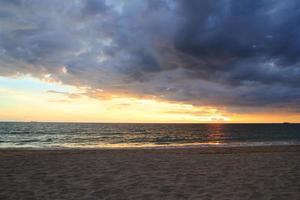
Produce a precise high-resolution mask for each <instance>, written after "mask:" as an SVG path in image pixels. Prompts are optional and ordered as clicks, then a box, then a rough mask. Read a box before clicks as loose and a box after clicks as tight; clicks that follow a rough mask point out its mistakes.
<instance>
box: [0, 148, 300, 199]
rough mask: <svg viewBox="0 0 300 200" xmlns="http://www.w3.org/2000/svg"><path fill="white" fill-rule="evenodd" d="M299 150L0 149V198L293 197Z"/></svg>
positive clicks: (297, 189) (297, 191) (298, 180)
mask: <svg viewBox="0 0 300 200" xmlns="http://www.w3.org/2000/svg"><path fill="white" fill-rule="evenodd" d="M299 198H300V147H299V146H285V147H279V146H278V147H243V148H189V149H127V150H125V149H114V150H16V149H15V150H14V149H6V150H5V149H2V150H0V199H1V200H6V199H13V200H17V199H30V200H34V199H91V200H92V199H151V200H152V199H228V200H229V199H253V200H257V199H274V200H275V199H278V200H279V199H289V200H291V199H295V200H296V199H299Z"/></svg>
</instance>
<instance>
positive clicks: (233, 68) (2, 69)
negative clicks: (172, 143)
mask: <svg viewBox="0 0 300 200" xmlns="http://www.w3.org/2000/svg"><path fill="white" fill-rule="evenodd" d="M299 10H300V3H299V2H298V1H297V0H287V1H284V2H283V1H279V0H263V1H258V2H254V1H250V0H246V1H231V0H218V1H196V0H192V1H185V0H151V1H150V0H147V1H135V0H133V1H125V0H114V1H112V0H106V1H104V0H89V1H82V0H75V1H74V0H66V1H58V0H54V1H38V0H28V1H22V0H19V1H0V27H1V29H0V75H2V76H8V75H14V74H17V73H18V74H31V75H32V76H36V77H43V76H44V75H45V74H51V76H52V78H54V79H56V80H59V81H62V82H63V83H65V84H71V85H81V86H82V85H85V86H89V87H91V88H92V90H93V89H94V90H96V89H103V90H105V91H118V92H123V93H132V94H136V95H152V96H156V97H158V98H162V99H166V100H170V101H180V102H188V103H192V104H196V105H215V106H220V107H223V106H226V107H228V108H230V109H233V110H239V111H241V112H242V111H243V110H244V109H246V108H248V107H252V108H253V109H254V110H260V109H261V108H262V107H264V108H268V109H273V108H280V109H282V110H286V111H288V112H299V110H300V108H299V105H300V88H299V85H300V60H299V58H300V57H299V55H300V54H299V53H300V39H299V37H298V36H299V35H300V28H299V27H300V24H299V22H300V20H299V19H300V11H299ZM63 67H64V68H65V69H67V73H66V72H63V71H62V70H61V69H62V68H63Z"/></svg>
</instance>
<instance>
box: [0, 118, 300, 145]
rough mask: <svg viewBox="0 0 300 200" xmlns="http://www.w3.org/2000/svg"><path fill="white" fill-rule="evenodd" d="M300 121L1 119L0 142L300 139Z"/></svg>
mask: <svg viewBox="0 0 300 200" xmlns="http://www.w3.org/2000/svg"><path fill="white" fill-rule="evenodd" d="M299 144H300V124H124V123H120V124H115V123H40V122H0V148H45V149H49V148H50V149H51V148H131V147H135V148H140V147H145V148H148V147H149V148H168V147H209V146H222V147H224V146H225V147H226V146H265V145H299Z"/></svg>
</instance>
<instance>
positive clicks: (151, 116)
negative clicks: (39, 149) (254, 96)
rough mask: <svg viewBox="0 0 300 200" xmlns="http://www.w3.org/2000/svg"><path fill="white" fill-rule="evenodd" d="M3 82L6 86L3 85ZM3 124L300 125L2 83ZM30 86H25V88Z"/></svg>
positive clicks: (32, 83)
mask: <svg viewBox="0 0 300 200" xmlns="http://www.w3.org/2000/svg"><path fill="white" fill-rule="evenodd" d="M0 81H1V80H0ZM3 81H6V82H5V83H6V87H5V86H3V85H2V86H1V87H0V98H1V103H0V107H1V112H0V120H1V121H66V122H132V123H216V122H217V123H228V122H230V123H231V122H233V123H234V122H253V123H255V122H282V121H290V122H293V121H297V120H298V121H299V116H293V115H290V114H289V115H287V114H279V115H278V114H277V115H270V114H264V113H263V114H260V115H258V114H237V113H228V112H226V110H225V109H220V108H216V107H212V106H211V107H210V106H194V105H191V104H184V103H179V102H168V101H164V100H158V99H154V98H147V97H144V98H138V97H133V96H132V97H131V96H129V95H127V96H124V95H120V94H109V93H105V92H103V90H101V89H99V90H97V91H94V93H90V94H89V91H87V88H84V87H81V88H79V87H74V86H68V85H63V84H61V83H55V82H53V81H50V82H49V81H41V80H38V79H33V78H31V77H23V78H17V79H9V78H5V79H4V78H2V82H3ZM24 85H26V86H24Z"/></svg>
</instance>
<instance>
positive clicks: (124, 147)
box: [0, 141, 300, 151]
mask: <svg viewBox="0 0 300 200" xmlns="http://www.w3.org/2000/svg"><path fill="white" fill-rule="evenodd" d="M293 146H294V147H295V146H299V147H300V141H266V142H230V143H222V142H208V143H185V144H169V145H152V144H148V145H107V146H104V145H90V146H74V145H73V146H52V147H51V146H50V147H47V146H45V147H38V146H28V147H1V146H0V151H1V150H41V151H59V150H71V151H72V150H127V149H128V150H130V149H131V150H134V149H136V150H138V149H158V150H159V149H161V150H167V149H207V148H251V147H252V148H255V147H258V148H265V147H266V148H268V147H270V148H272V147H279V148H282V147H293Z"/></svg>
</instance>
